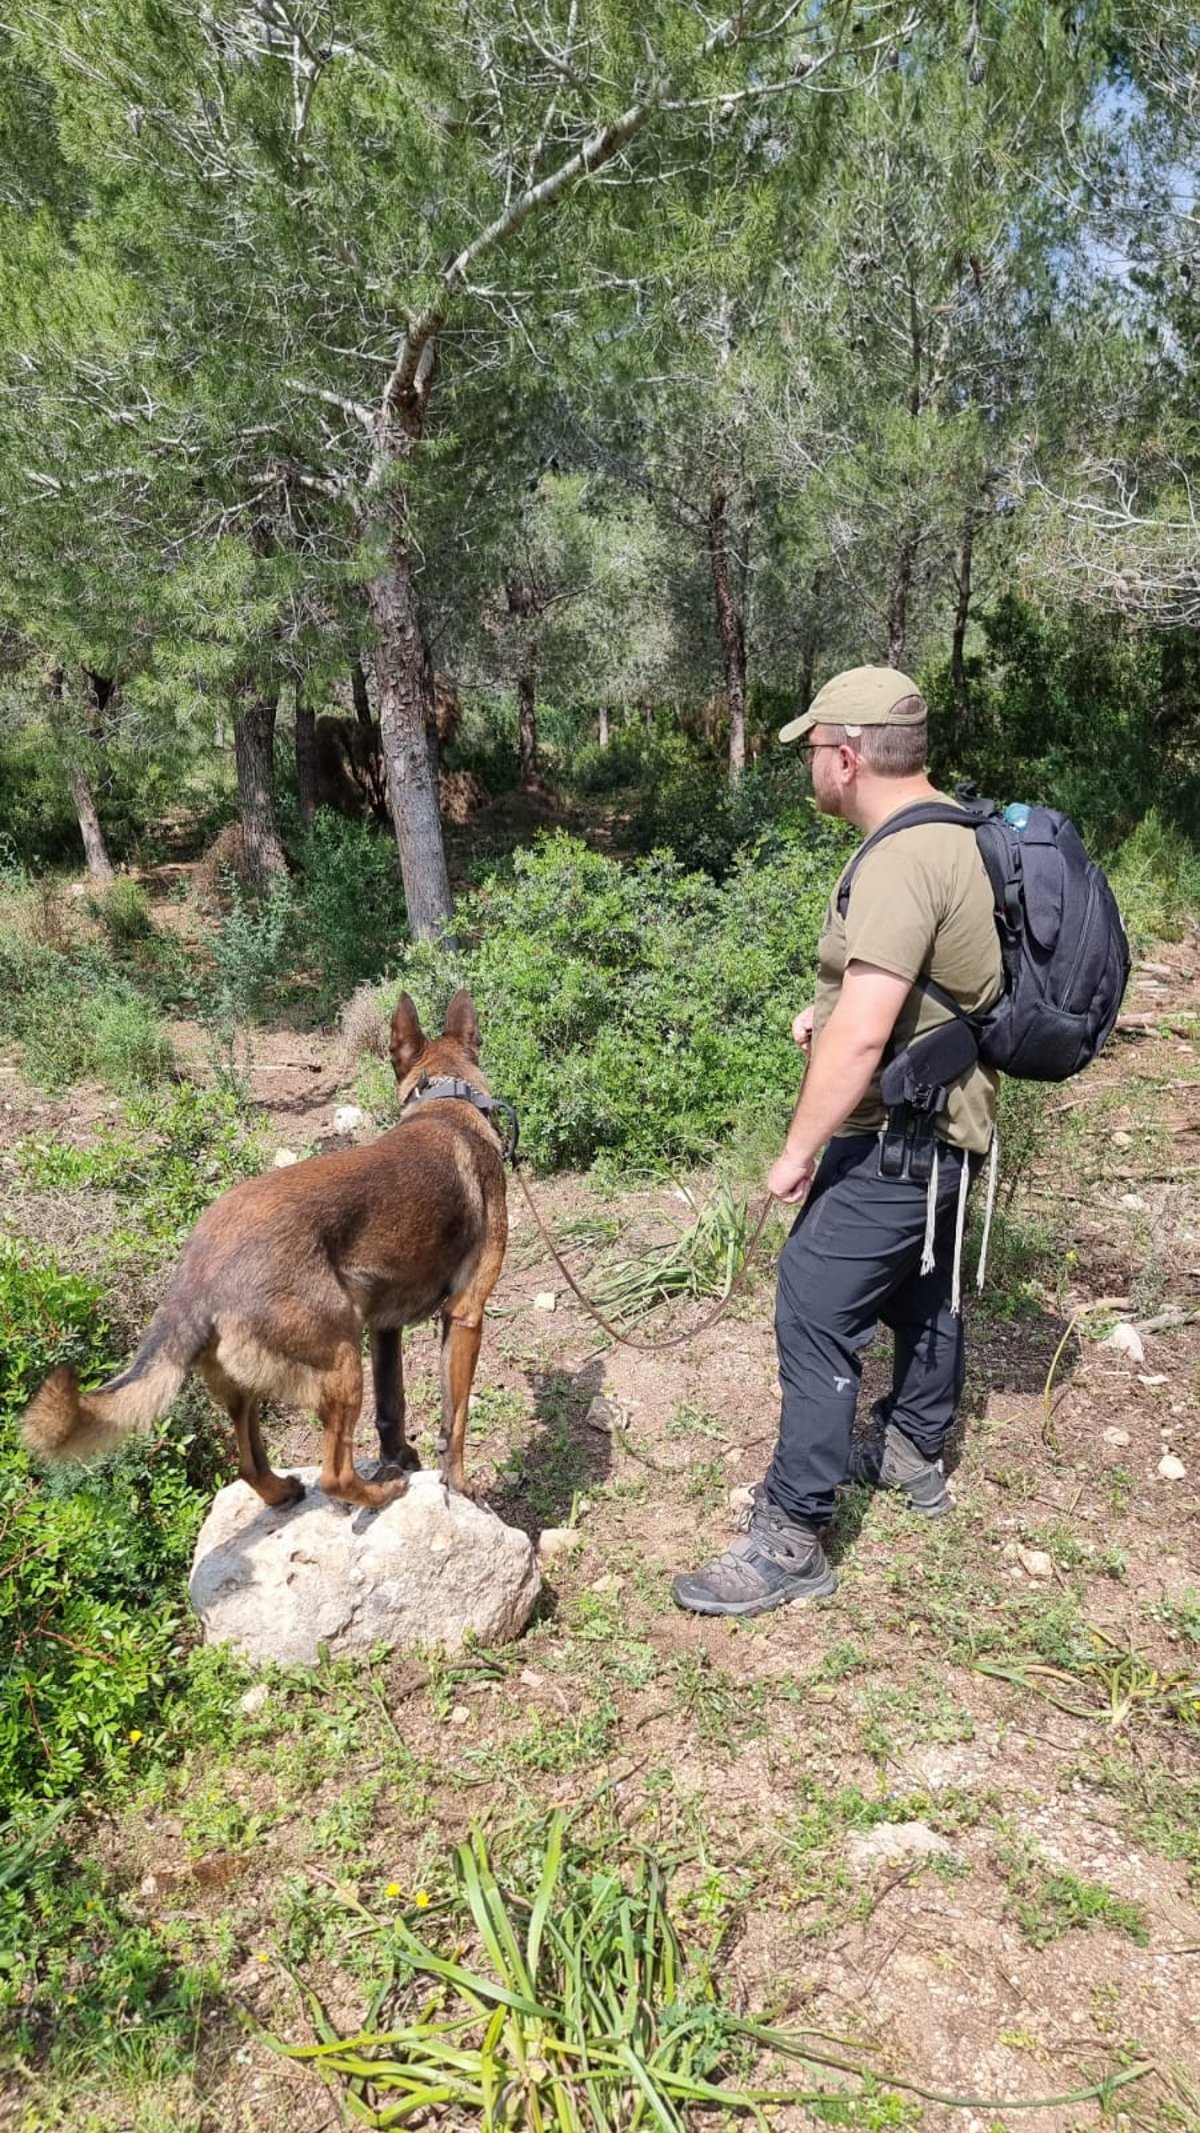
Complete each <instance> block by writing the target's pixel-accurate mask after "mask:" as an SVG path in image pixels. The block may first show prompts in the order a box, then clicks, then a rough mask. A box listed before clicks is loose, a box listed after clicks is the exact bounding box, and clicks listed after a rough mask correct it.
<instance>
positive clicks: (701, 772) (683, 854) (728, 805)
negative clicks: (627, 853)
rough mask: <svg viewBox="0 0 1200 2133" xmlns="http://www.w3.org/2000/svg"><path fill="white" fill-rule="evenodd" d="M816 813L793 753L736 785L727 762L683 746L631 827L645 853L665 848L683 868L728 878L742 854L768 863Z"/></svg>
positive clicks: (664, 766) (758, 767)
mask: <svg viewBox="0 0 1200 2133" xmlns="http://www.w3.org/2000/svg"><path fill="white" fill-rule="evenodd" d="M812 812H813V810H812V802H811V799H810V798H809V795H808V791H807V787H806V783H805V781H804V779H803V778H802V776H801V775H800V772H799V764H798V761H797V759H796V757H795V755H794V754H791V753H789V754H788V755H787V756H786V757H782V756H778V755H777V756H774V757H771V758H769V759H768V760H767V761H765V762H762V763H752V764H751V765H750V766H749V767H748V768H747V769H746V770H745V771H744V772H743V774H742V777H741V778H740V780H739V781H738V783H737V784H736V785H731V784H730V782H729V771H728V767H727V766H726V765H725V764H723V763H720V764H718V763H713V762H710V761H707V760H706V759H704V758H703V757H698V756H697V753H696V751H695V750H694V749H690V748H685V747H683V746H681V747H680V748H679V749H678V750H677V751H673V752H672V753H671V754H670V756H664V757H662V758H660V761H659V764H658V769H657V775H656V777H655V779H654V781H653V782H652V783H651V784H650V785H648V786H646V787H645V788H644V789H643V791H642V796H641V799H640V802H639V805H638V807H637V809H636V811H635V813H634V816H633V820H632V823H631V825H630V827H631V830H632V833H633V836H634V838H635V839H636V841H637V843H638V844H639V845H640V846H641V847H642V848H643V850H652V849H653V850H659V849H663V848H665V849H666V850H668V851H671V852H673V853H674V855H675V857H676V859H677V860H678V861H679V864H680V865H681V866H682V867H687V868H689V869H701V870H702V871H703V872H704V873H706V874H711V875H712V877H713V879H714V880H715V881H722V880H724V878H725V876H726V874H727V873H728V872H729V870H730V868H731V867H732V866H733V864H734V861H735V859H736V858H737V856H738V854H739V852H749V851H752V850H753V851H756V852H757V853H758V855H759V857H760V859H761V858H762V857H763V856H764V855H765V854H766V853H767V852H775V853H778V852H779V851H780V850H782V849H783V847H784V846H785V845H786V843H787V842H788V841H789V840H793V839H795V838H796V837H797V836H799V837H801V838H802V837H803V836H804V835H805V834H806V827H807V825H808V824H809V823H810V822H811V820H812Z"/></svg>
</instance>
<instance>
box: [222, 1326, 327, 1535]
mask: <svg viewBox="0 0 1200 2133" xmlns="http://www.w3.org/2000/svg"><path fill="white" fill-rule="evenodd" d="M200 1369H201V1372H202V1374H203V1377H204V1382H205V1384H206V1385H207V1387H208V1389H209V1392H210V1393H211V1394H212V1397H213V1399H214V1400H215V1401H216V1403H217V1406H218V1407H223V1408H224V1409H225V1412H226V1414H227V1415H228V1416H229V1418H230V1421H231V1422H232V1423H233V1426H234V1429H235V1430H236V1432H237V1448H238V1473H239V1474H240V1475H241V1477H242V1480H243V1481H247V1482H249V1484H250V1487H251V1488H252V1489H253V1490H254V1492H255V1494H256V1495H258V1496H261V1497H262V1500H263V1502H264V1503H269V1504H271V1505H272V1507H273V1508H275V1509H279V1508H281V1507H282V1506H283V1505H284V1504H289V1503H299V1501H300V1498H301V1497H302V1496H303V1494H304V1483H303V1482H302V1481H298V1480H297V1478H296V1476H295V1475H294V1474H276V1473H274V1472H273V1471H272V1467H271V1462H270V1460H269V1459H268V1457H267V1447H266V1445H265V1444H264V1443H263V1435H262V1430H261V1429H260V1428H259V1422H258V1409H259V1402H258V1399H257V1398H256V1396H255V1395H254V1394H253V1393H251V1392H246V1391H245V1390H244V1388H243V1387H242V1386H241V1385H239V1384H237V1383H236V1382H235V1380H234V1379H233V1378H231V1377H230V1376H229V1373H228V1371H225V1370H222V1368H221V1365H220V1364H219V1363H218V1362H217V1360H216V1358H215V1356H213V1355H211V1354H210V1355H206V1356H202V1357H201V1359H200Z"/></svg>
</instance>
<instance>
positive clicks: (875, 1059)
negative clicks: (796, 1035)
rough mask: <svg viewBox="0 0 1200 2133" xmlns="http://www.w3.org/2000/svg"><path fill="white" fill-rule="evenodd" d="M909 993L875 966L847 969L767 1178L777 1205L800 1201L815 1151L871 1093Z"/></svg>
mask: <svg viewBox="0 0 1200 2133" xmlns="http://www.w3.org/2000/svg"><path fill="white" fill-rule="evenodd" d="M911 991H912V980H911V978H898V977H896V976H895V974H894V972H892V971H890V970H881V969H880V968H879V967H878V965H877V964H875V963H859V962H853V963H848V964H847V966H846V974H845V976H844V978H843V979H842V988H841V991H840V992H839V994H838V997H837V1001H836V1003H835V1005H834V1009H833V1013H832V1014H831V1015H830V1017H829V1020H828V1022H827V1023H826V1024H825V1027H824V1029H823V1030H822V1031H821V1035H820V1037H819V1038H818V1040H817V1042H816V1044H815V1045H814V1046H813V1050H812V1057H811V1059H810V1061H809V1067H808V1072H807V1074H806V1075H805V1077H804V1086H803V1088H802V1089H801V1091H800V1099H799V1102H798V1103H797V1105H796V1110H795V1114H794V1116H793V1118H792V1123H791V1125H790V1126H789V1127H788V1135H787V1139H786V1141H785V1142H784V1144H783V1153H782V1155H780V1156H779V1157H778V1159H777V1161H776V1162H775V1163H773V1164H772V1166H771V1169H770V1170H769V1171H768V1173H767V1189H768V1191H769V1192H772V1193H774V1195H775V1198H776V1199H777V1200H788V1201H796V1200H802V1199H803V1198H804V1196H805V1194H806V1193H807V1191H808V1188H809V1186H810V1185H811V1183H812V1176H813V1171H814V1170H815V1168H816V1162H817V1156H818V1154H819V1152H820V1150H821V1149H822V1148H823V1147H824V1145H825V1143H826V1141H827V1140H828V1139H829V1137H830V1135H831V1134H834V1133H836V1132H837V1130H838V1127H839V1126H841V1125H844V1124H845V1122H846V1120H847V1119H848V1118H849V1116H850V1113H851V1112H852V1111H853V1110H854V1109H855V1107H856V1105H858V1104H859V1103H861V1101H862V1099H863V1097H864V1096H865V1095H866V1093H867V1090H868V1089H869V1088H870V1086H871V1082H872V1080H873V1079H874V1076H875V1072H876V1069H877V1067H878V1065H879V1062H880V1060H881V1059H882V1057H883V1050H884V1046H885V1045H886V1043H887V1041H888V1038H889V1037H890V1036H891V1034H892V1031H893V1030H894V1028H895V1027H896V1018H897V1016H898V1015H899V1013H900V1010H901V1008H902V1007H903V1005H904V1003H905V1001H906V1000H907V998H908V996H909V993H910V992H911Z"/></svg>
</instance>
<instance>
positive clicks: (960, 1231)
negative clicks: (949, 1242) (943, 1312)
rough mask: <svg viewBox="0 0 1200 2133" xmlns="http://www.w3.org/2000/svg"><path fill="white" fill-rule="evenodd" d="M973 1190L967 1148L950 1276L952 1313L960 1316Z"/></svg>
mask: <svg viewBox="0 0 1200 2133" xmlns="http://www.w3.org/2000/svg"><path fill="white" fill-rule="evenodd" d="M970 1190H971V1163H970V1158H969V1156H968V1154H967V1151H966V1149H965V1148H964V1149H963V1152H962V1169H961V1170H960V1171H959V1173H958V1213H957V1215H956V1216H955V1221H954V1269H953V1272H952V1273H951V1276H950V1314H951V1317H953V1318H957V1317H959V1315H960V1313H961V1311H962V1250H963V1237H964V1235H965V1234H966V1228H967V1194H968V1193H969V1191H970Z"/></svg>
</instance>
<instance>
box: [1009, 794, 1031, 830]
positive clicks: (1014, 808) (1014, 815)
mask: <svg viewBox="0 0 1200 2133" xmlns="http://www.w3.org/2000/svg"><path fill="white" fill-rule="evenodd" d="M1004 819H1005V821H1006V822H1007V824H1008V826H1009V828H1010V829H1015V830H1017V831H1020V830H1023V829H1028V828H1029V809H1028V807H1027V806H1026V804H1025V802H1024V801H1023V800H1014V801H1013V803H1012V805H1011V807H1006V808H1005V810H1004Z"/></svg>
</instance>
